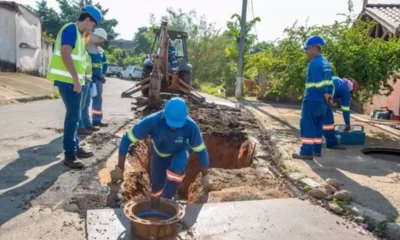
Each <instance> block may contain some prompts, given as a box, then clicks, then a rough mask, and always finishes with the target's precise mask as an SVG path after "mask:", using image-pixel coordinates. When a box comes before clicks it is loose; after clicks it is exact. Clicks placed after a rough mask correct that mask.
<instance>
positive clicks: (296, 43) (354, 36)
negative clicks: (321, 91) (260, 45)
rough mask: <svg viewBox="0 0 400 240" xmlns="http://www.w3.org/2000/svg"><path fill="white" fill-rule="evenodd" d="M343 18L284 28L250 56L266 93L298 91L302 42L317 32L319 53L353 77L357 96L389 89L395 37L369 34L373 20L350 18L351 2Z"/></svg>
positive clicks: (395, 62)
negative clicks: (266, 86) (320, 44)
mask: <svg viewBox="0 0 400 240" xmlns="http://www.w3.org/2000/svg"><path fill="white" fill-rule="evenodd" d="M351 4H352V3H351V1H350V4H349V10H350V12H349V14H348V15H346V20H344V21H342V22H335V23H334V24H332V25H325V26H307V25H305V26H300V25H298V24H297V23H295V24H294V25H293V26H292V27H289V28H287V29H285V34H286V37H285V38H283V39H282V40H281V41H279V42H278V43H277V44H275V45H274V46H273V47H272V48H269V49H267V50H266V51H264V52H261V53H257V54H254V55H252V56H251V57H250V59H251V60H250V64H251V65H252V66H254V67H256V68H257V69H258V70H259V71H261V72H263V73H264V74H266V75H267V80H268V83H269V85H270V90H269V93H273V94H276V95H278V96H285V95H288V94H291V93H296V94H298V95H299V96H300V95H302V93H303V91H304V87H305V84H304V83H305V79H306V69H307V64H308V61H307V59H306V56H305V53H304V50H303V45H304V42H305V41H306V39H307V38H308V37H309V36H312V35H315V34H319V35H321V36H323V37H324V39H325V41H326V45H325V46H324V48H323V55H324V56H325V57H326V58H327V59H328V61H329V62H330V63H331V65H332V68H333V72H334V74H335V75H336V76H339V77H351V78H354V79H356V80H357V81H358V82H359V84H360V86H361V91H360V93H359V94H360V95H359V96H358V99H359V100H360V101H362V102H365V101H368V100H370V99H371V98H372V96H374V95H376V94H380V93H390V92H391V91H392V87H391V86H390V85H389V84H388V82H387V80H388V78H389V77H390V76H392V75H393V73H394V71H395V70H398V69H399V67H400V58H399V57H398V56H400V55H399V54H400V43H399V39H398V38H391V39H389V40H388V41H385V40H383V39H380V38H372V37H370V29H371V27H372V26H373V25H374V24H375V23H374V22H363V21H361V20H355V21H353V20H352V19H351V17H350V16H351V14H352V5H351Z"/></svg>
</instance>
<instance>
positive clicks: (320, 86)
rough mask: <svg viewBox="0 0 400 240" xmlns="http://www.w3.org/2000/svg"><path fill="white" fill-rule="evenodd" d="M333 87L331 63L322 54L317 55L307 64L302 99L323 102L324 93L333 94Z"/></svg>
mask: <svg viewBox="0 0 400 240" xmlns="http://www.w3.org/2000/svg"><path fill="white" fill-rule="evenodd" d="M333 89H334V88H333V83H332V70H331V65H330V64H329V62H328V61H327V60H326V59H325V58H324V57H323V56H322V55H317V56H316V57H315V58H313V59H312V60H311V61H310V63H309V65H308V70H307V80H306V90H305V93H304V100H305V101H318V102H325V97H324V95H325V94H326V93H328V94H333Z"/></svg>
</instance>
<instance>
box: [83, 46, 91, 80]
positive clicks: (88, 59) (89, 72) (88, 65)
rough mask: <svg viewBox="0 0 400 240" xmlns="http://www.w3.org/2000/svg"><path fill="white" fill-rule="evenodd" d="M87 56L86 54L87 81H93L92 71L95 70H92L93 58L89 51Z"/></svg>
mask: <svg viewBox="0 0 400 240" xmlns="http://www.w3.org/2000/svg"><path fill="white" fill-rule="evenodd" d="M85 56H86V71H85V78H86V81H89V82H91V81H92V72H93V70H92V59H91V57H90V55H89V53H88V52H87V51H86V53H85Z"/></svg>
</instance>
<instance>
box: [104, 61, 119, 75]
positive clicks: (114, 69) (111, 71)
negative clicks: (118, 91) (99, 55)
mask: <svg viewBox="0 0 400 240" xmlns="http://www.w3.org/2000/svg"><path fill="white" fill-rule="evenodd" d="M121 71H122V67H118V65H117V64H112V63H110V64H108V68H107V77H110V76H112V75H115V76H119V74H120V72H121Z"/></svg>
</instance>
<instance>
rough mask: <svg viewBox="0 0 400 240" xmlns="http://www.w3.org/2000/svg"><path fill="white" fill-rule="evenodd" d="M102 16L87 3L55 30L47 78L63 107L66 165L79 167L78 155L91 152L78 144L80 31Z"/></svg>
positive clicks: (82, 75)
mask: <svg viewBox="0 0 400 240" xmlns="http://www.w3.org/2000/svg"><path fill="white" fill-rule="evenodd" d="M102 18H103V16H102V13H101V11H100V10H99V9H98V8H96V7H95V6H92V5H88V6H85V7H84V8H83V9H82V13H81V15H80V16H79V19H78V21H77V22H76V23H67V24H65V25H64V26H63V27H62V28H61V30H60V31H59V32H58V34H57V38H56V42H55V46H54V52H53V56H52V58H51V63H50V69H49V71H48V72H47V76H46V77H47V79H49V80H50V81H53V82H54V86H56V87H58V90H59V92H60V95H61V98H62V100H63V102H64V105H65V108H66V114H65V120H64V150H65V159H64V164H65V165H67V166H68V167H70V168H83V167H84V165H83V163H82V162H81V161H80V160H79V159H78V158H88V157H92V156H93V152H87V151H85V150H84V149H82V148H81V147H80V146H79V139H78V137H77V129H78V124H79V120H80V115H81V98H82V88H83V87H84V86H83V85H84V84H85V70H86V60H85V51H86V48H85V41H84V39H83V36H82V34H83V33H90V32H92V31H93V30H94V28H95V27H96V25H98V24H99V23H100V22H101V20H102Z"/></svg>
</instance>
